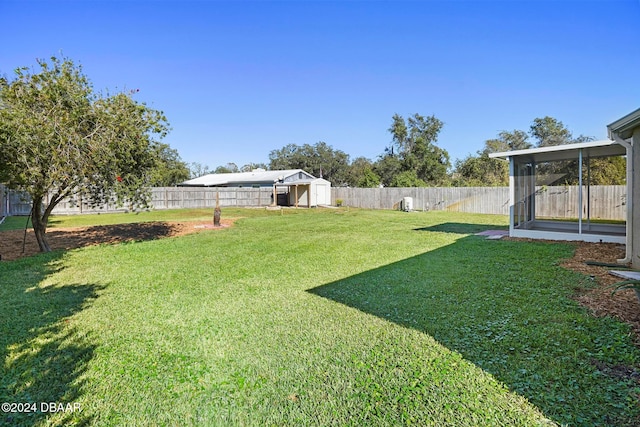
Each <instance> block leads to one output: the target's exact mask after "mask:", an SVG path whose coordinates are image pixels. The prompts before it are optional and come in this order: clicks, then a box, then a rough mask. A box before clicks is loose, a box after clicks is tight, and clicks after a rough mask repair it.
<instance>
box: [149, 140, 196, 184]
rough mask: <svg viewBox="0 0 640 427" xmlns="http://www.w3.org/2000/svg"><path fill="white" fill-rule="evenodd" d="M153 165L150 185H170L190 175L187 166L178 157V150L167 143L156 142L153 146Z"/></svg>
mask: <svg viewBox="0 0 640 427" xmlns="http://www.w3.org/2000/svg"><path fill="white" fill-rule="evenodd" d="M153 151H154V154H155V166H154V167H153V169H152V170H151V173H150V176H151V180H150V183H149V184H150V185H151V186H152V187H171V186H174V185H176V184H179V183H181V182H183V181H186V180H187V179H189V177H190V171H189V167H188V166H187V164H186V163H185V162H183V161H182V159H181V158H180V154H178V150H176V149H174V148H171V147H170V146H169V145H168V144H163V143H158V144H155V145H154V147H153Z"/></svg>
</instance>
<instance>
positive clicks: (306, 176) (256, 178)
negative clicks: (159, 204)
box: [178, 169, 331, 207]
mask: <svg viewBox="0 0 640 427" xmlns="http://www.w3.org/2000/svg"><path fill="white" fill-rule="evenodd" d="M178 186H180V187H252V188H260V187H271V188H273V200H274V204H276V203H277V204H278V205H287V206H296V207H299V206H306V207H312V206H322V205H329V204H331V183H330V182H329V181H327V180H326V179H322V178H316V177H314V176H313V175H311V174H310V173H308V172H305V171H304V170H302V169H288V170H280V171H267V170H264V169H255V170H253V171H251V172H236V173H212V174H208V175H203V176H201V177H198V178H194V179H190V180H188V181H185V182H183V183H181V184H178Z"/></svg>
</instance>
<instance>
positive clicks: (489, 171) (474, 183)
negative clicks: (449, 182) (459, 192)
mask: <svg viewBox="0 0 640 427" xmlns="http://www.w3.org/2000/svg"><path fill="white" fill-rule="evenodd" d="M478 154H479V155H478V156H471V155H469V156H467V157H466V158H464V159H462V160H458V161H456V166H455V173H454V180H453V184H454V185H455V186H458V187H484V186H504V185H509V164H508V163H507V162H505V161H504V160H500V159H492V158H490V157H489V155H488V154H481V153H478Z"/></svg>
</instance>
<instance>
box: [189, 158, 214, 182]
mask: <svg viewBox="0 0 640 427" xmlns="http://www.w3.org/2000/svg"><path fill="white" fill-rule="evenodd" d="M210 173H211V169H210V168H209V166H207V165H203V164H202V163H198V162H192V163H189V179H194V178H198V177H201V176H203V175H207V174H210Z"/></svg>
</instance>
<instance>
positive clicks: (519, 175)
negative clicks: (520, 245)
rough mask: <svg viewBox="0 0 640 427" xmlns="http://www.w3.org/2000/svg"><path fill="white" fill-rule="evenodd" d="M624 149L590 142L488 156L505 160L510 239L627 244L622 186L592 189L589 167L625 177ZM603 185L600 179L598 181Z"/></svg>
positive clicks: (614, 144) (614, 145)
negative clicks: (604, 166)
mask: <svg viewBox="0 0 640 427" xmlns="http://www.w3.org/2000/svg"><path fill="white" fill-rule="evenodd" d="M626 154H627V152H626V148H625V147H624V146H623V145H621V144H619V143H617V142H614V141H609V140H605V141H591V142H584V143H577V144H567V145H557V146H549V147H540V148H532V149H527V150H516V151H508V152H503V153H494V154H491V157H495V158H506V159H508V160H509V188H510V197H509V199H510V200H509V206H510V209H509V213H510V221H509V235H510V236H512V237H524V238H533V239H550V240H581V241H587V242H614V243H623V244H624V243H625V241H626V240H625V239H626V225H625V223H626V216H627V207H626V197H627V193H628V191H627V185H626V178H623V181H625V182H624V183H625V185H598V186H592V185H591V182H592V180H593V179H592V164H593V163H596V164H597V163H598V162H600V164H599V165H598V166H600V167H598V168H597V171H598V172H599V173H600V174H601V173H602V170H606V168H602V167H601V165H602V160H601V159H606V160H605V161H606V162H608V163H607V164H608V165H609V166H608V167H609V168H610V169H609V170H616V169H617V170H618V172H620V169H622V172H621V173H622V175H623V177H624V176H626ZM598 178H599V180H600V181H602V178H603V177H602V176H599V177H598Z"/></svg>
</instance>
